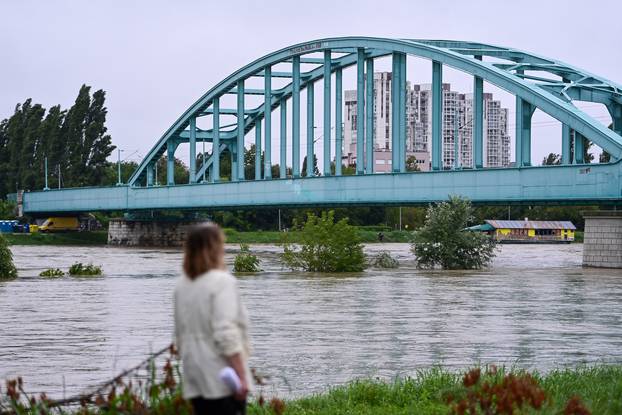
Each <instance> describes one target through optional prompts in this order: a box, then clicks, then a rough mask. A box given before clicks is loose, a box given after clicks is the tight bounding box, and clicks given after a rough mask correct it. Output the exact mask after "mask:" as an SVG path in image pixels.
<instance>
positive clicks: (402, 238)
mask: <svg viewBox="0 0 622 415" xmlns="http://www.w3.org/2000/svg"><path fill="white" fill-rule="evenodd" d="M358 233H359V236H360V237H361V241H362V242H378V232H377V231H372V230H367V229H359V230H358ZM383 233H384V239H383V241H384V242H410V237H411V232H407V231H389V232H383ZM225 235H226V236H227V242H228V243H232V244H239V243H247V244H276V243H281V242H282V240H283V232H277V231H251V232H239V231H236V230H234V229H225ZM289 238H290V240H291V241H292V242H297V241H298V232H289Z"/></svg>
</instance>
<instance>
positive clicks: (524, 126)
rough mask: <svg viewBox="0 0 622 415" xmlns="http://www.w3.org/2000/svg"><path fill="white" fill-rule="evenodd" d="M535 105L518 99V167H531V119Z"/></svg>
mask: <svg viewBox="0 0 622 415" xmlns="http://www.w3.org/2000/svg"><path fill="white" fill-rule="evenodd" d="M535 110H536V107H535V106H534V105H531V104H530V103H529V102H527V101H525V100H523V99H522V98H520V97H516V166H518V167H523V166H531V117H532V115H533V112H534V111H535Z"/></svg>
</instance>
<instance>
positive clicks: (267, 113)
mask: <svg viewBox="0 0 622 415" xmlns="http://www.w3.org/2000/svg"><path fill="white" fill-rule="evenodd" d="M271 102H272V67H270V66H266V70H265V77H264V104H263V105H264V107H263V119H264V124H265V126H266V132H265V133H264V137H265V138H264V140H265V143H266V144H265V150H264V166H263V177H264V179H266V180H268V179H271V178H272V105H271Z"/></svg>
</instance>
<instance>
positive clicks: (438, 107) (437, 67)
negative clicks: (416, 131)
mask: <svg viewBox="0 0 622 415" xmlns="http://www.w3.org/2000/svg"><path fill="white" fill-rule="evenodd" d="M442 168H443V67H442V65H441V63H440V62H436V61H433V62H432V170H442Z"/></svg>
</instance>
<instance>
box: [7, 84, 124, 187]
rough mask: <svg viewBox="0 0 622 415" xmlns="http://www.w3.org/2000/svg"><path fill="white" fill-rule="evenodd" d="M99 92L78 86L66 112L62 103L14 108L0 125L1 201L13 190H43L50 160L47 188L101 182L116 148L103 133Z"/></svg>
mask: <svg viewBox="0 0 622 415" xmlns="http://www.w3.org/2000/svg"><path fill="white" fill-rule="evenodd" d="M105 96H106V93H105V92H104V91H103V90H101V89H100V90H98V91H95V92H94V93H93V94H91V87H90V86H86V85H82V87H81V88H80V91H79V93H78V96H77V98H76V100H75V103H74V104H73V106H72V107H71V108H69V109H68V110H63V109H61V107H60V105H56V106H53V107H51V108H50V109H49V110H47V111H46V109H45V108H44V107H43V106H42V105H41V104H34V103H33V102H32V99H27V100H26V101H25V102H24V103H22V104H18V105H17V106H16V107H15V112H14V114H13V115H12V116H11V117H10V118H8V119H5V120H2V121H0V198H2V197H3V196H4V195H5V194H7V193H11V192H15V191H16V189H25V190H29V189H41V188H43V187H44V185H45V175H44V163H45V158H46V157H47V159H48V169H49V176H48V177H49V178H50V186H52V184H56V183H58V181H59V174H60V181H61V185H62V186H63V187H73V186H93V185H101V184H105V183H104V179H105V177H106V174H105V171H106V169H107V167H108V165H109V163H108V162H107V161H106V159H107V157H108V156H110V154H111V153H112V151H113V150H114V148H115V147H114V146H113V145H112V144H111V139H110V135H108V134H107V130H108V129H107V127H106V125H105V123H106V115H107V112H108V111H107V109H106V107H105V105H104V102H105Z"/></svg>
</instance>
